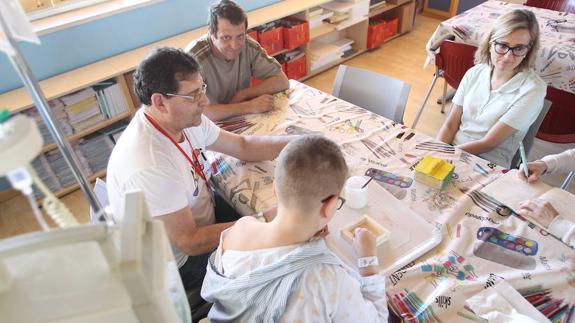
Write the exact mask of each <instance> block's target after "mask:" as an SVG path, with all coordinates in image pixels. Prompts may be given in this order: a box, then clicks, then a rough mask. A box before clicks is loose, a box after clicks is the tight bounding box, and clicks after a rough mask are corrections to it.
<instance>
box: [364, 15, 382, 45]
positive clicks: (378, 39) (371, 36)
mask: <svg viewBox="0 0 575 323" xmlns="http://www.w3.org/2000/svg"><path fill="white" fill-rule="evenodd" d="M374 21H377V24H375V25H371V24H370V25H369V26H368V28H367V48H369V49H372V48H376V47H379V46H381V45H382V44H383V43H384V41H385V38H386V29H387V28H386V22H385V21H384V20H381V19H377V20H374Z"/></svg>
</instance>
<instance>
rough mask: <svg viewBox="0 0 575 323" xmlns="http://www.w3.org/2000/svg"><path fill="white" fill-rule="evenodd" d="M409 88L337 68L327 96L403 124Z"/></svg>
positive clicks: (380, 76) (371, 74)
mask: <svg viewBox="0 0 575 323" xmlns="http://www.w3.org/2000/svg"><path fill="white" fill-rule="evenodd" d="M410 89H411V86H410V85H409V84H407V83H405V82H403V81H400V80H397V79H394V78H391V77H389V76H386V75H383V74H379V73H376V72H372V71H368V70H364V69H361V68H357V67H351V66H346V65H340V66H339V69H338V70H337V75H336V77H335V81H334V83H333V89H332V91H331V94H333V95H334V96H336V97H338V98H340V99H342V100H345V101H348V102H350V103H353V104H355V105H357V106H358V107H361V108H364V109H367V110H369V111H371V112H373V113H376V114H379V115H380V116H383V117H385V118H388V119H391V120H393V121H396V122H399V123H403V113H404V111H405V105H406V104H407V97H408V96H409V90H410Z"/></svg>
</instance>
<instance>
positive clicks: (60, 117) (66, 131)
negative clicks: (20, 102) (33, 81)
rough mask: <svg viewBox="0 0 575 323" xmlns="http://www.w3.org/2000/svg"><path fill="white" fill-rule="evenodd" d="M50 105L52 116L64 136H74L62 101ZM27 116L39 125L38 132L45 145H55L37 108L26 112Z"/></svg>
mask: <svg viewBox="0 0 575 323" xmlns="http://www.w3.org/2000/svg"><path fill="white" fill-rule="evenodd" d="M48 104H49V105H50V109H51V110H52V115H53V116H54V119H55V120H56V122H57V124H58V126H59V127H60V130H61V131H62V134H63V135H64V136H70V135H72V134H73V133H74V129H72V126H71V125H70V121H69V120H68V114H67V113H66V110H65V109H64V104H63V103H62V102H61V101H60V100H52V101H50V102H48ZM25 114H26V115H27V116H29V117H31V118H32V119H34V121H36V125H38V130H39V131H40V135H42V141H43V142H44V145H48V144H51V143H53V142H54V138H53V137H52V134H51V133H50V131H49V130H48V127H47V126H46V124H45V123H44V120H42V117H41V116H40V113H39V112H38V110H37V109H36V108H31V109H28V110H26V112H25Z"/></svg>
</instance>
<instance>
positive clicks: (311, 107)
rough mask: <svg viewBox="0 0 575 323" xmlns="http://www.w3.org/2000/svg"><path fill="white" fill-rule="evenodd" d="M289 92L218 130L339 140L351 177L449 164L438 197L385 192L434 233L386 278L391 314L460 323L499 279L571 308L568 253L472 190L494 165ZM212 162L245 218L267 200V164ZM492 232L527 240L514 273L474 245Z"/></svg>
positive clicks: (413, 190)
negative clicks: (529, 246) (419, 252)
mask: <svg viewBox="0 0 575 323" xmlns="http://www.w3.org/2000/svg"><path fill="white" fill-rule="evenodd" d="M289 92H290V93H289V97H287V98H284V99H280V100H278V102H279V104H278V107H277V108H276V110H274V111H273V112H270V113H267V114H263V115H252V116H246V117H243V118H240V119H236V120H234V121H229V122H223V123H220V124H221V125H222V127H224V128H228V129H231V130H233V129H235V131H237V132H238V133H242V134H276V135H281V134H286V133H287V134H304V133H323V134H325V135H326V136H327V137H329V138H331V139H332V140H334V141H336V142H337V143H339V144H340V146H341V148H342V150H343V152H344V153H345V157H346V160H347V161H348V163H349V164H350V165H351V167H350V168H351V172H352V174H354V175H363V174H365V172H366V171H367V169H369V168H377V169H382V170H385V171H388V172H392V173H394V174H396V175H399V176H407V177H410V178H413V176H414V165H415V164H416V163H417V162H418V160H419V159H421V158H422V157H423V156H425V155H432V156H436V157H440V158H443V159H445V160H448V161H449V162H452V163H453V164H455V174H454V178H453V180H452V183H451V184H450V185H449V186H448V187H447V188H446V189H445V191H443V192H440V193H438V192H437V191H436V190H435V189H431V188H429V187H427V186H425V185H423V184H421V183H418V182H415V181H414V182H413V183H412V184H411V185H410V186H409V187H407V188H405V189H404V188H397V187H396V188H395V189H393V190H392V191H393V194H394V195H395V196H396V197H397V198H398V199H399V201H400V202H401V203H403V205H406V206H407V207H409V208H410V209H411V210H412V211H414V212H415V213H417V214H418V215H420V216H421V217H423V218H424V219H425V220H427V221H428V222H430V223H431V224H433V225H434V226H435V227H436V228H438V229H439V230H441V234H442V242H441V244H439V245H438V246H437V247H436V248H434V249H433V250H432V251H430V252H428V253H426V254H424V255H423V256H421V257H420V258H418V259H417V260H414V261H413V262H411V263H409V264H407V265H406V266H405V267H403V268H401V269H400V270H398V271H396V272H394V273H392V274H391V275H389V276H388V280H387V292H388V298H389V299H388V301H389V304H390V307H391V308H392V309H393V310H394V311H395V312H396V313H397V314H398V315H402V316H404V317H410V315H411V316H418V317H419V319H420V321H426V322H437V321H445V322H455V321H462V320H463V319H462V316H461V315H467V314H466V312H467V311H466V310H465V309H464V302H465V299H467V298H469V297H470V296H472V295H474V294H476V293H478V292H480V291H482V290H484V289H485V288H488V287H490V286H492V285H494V284H495V283H496V282H498V281H500V280H501V279H505V280H506V281H507V282H509V283H511V284H512V285H513V287H515V288H516V289H518V288H538V289H549V290H550V291H551V292H552V294H551V296H552V297H553V298H554V299H560V300H564V302H566V303H570V304H573V303H575V293H574V292H573V291H574V288H575V266H574V265H573V264H571V262H570V261H571V260H570V259H572V260H573V261H574V262H575V250H573V249H571V248H569V247H568V246H566V245H564V244H563V243H561V242H560V241H559V240H557V239H555V238H553V237H551V236H549V235H548V233H547V232H545V231H544V230H540V229H537V228H536V227H535V226H533V225H530V224H529V223H528V222H526V221H524V220H523V219H521V218H519V217H518V216H514V215H513V214H512V213H511V211H510V210H509V209H507V208H505V207H503V206H501V205H499V204H498V203H497V202H495V201H493V200H491V199H490V198H489V197H487V196H486V195H484V194H483V193H481V192H480V191H479V189H480V188H482V187H483V186H484V185H486V184H487V183H490V182H491V181H493V180H494V179H496V178H497V177H499V176H500V175H501V174H502V173H503V171H504V170H503V169H502V168H501V167H499V166H496V165H494V164H492V163H490V162H488V161H485V160H483V159H481V158H479V157H476V156H473V155H470V154H468V153H466V152H464V151H461V150H459V149H457V148H454V147H452V146H450V145H446V144H443V143H439V142H437V141H435V140H433V139H432V138H430V137H428V136H427V135H425V134H421V133H418V132H414V131H413V130H411V129H409V128H407V127H405V126H403V125H401V124H398V123H395V122H393V121H391V120H388V119H385V118H383V117H381V116H378V115H375V114H373V113H371V112H369V111H367V110H364V109H362V108H359V107H356V106H354V105H352V104H350V103H347V102H345V101H342V100H339V99H337V98H334V97H332V96H331V95H329V94H326V93H323V92H321V91H319V90H316V89H313V88H311V87H308V86H306V85H304V84H301V83H299V82H297V81H293V80H291V81H290V90H289ZM400 134H401V135H400ZM412 134H413V135H412ZM212 158H215V160H214V161H213V164H212V168H214V169H217V172H216V173H215V175H214V176H213V179H214V181H215V184H216V187H217V188H218V189H219V190H220V191H221V192H222V193H223V195H224V196H226V197H227V198H228V199H229V200H230V201H231V203H232V204H233V205H234V206H235V207H236V208H237V209H238V211H239V212H240V213H242V214H244V215H248V214H253V213H255V212H256V211H259V210H263V209H266V208H267V207H270V206H272V205H273V204H274V203H275V199H274V197H273V192H272V182H273V170H274V163H273V162H262V163H245V162H242V161H239V160H237V159H234V158H231V157H227V156H222V155H219V156H212ZM373 182H375V181H373ZM373 182H372V183H371V184H370V185H372V184H373ZM504 189H511V188H504ZM345 208H346V207H345V206H344V208H343V209H345ZM343 209H342V210H343ZM337 216H338V214H336V217H337ZM330 225H331V224H330ZM491 227H495V228H497V229H498V230H500V231H503V232H506V233H508V234H510V235H513V236H517V237H521V238H527V239H531V240H533V241H535V242H536V243H537V244H538V250H537V251H536V254H535V255H533V256H531V257H528V258H529V263H528V264H524V263H521V262H520V263H518V264H512V265H514V266H515V267H517V268H513V267H509V266H507V265H505V264H504V263H507V262H506V261H507V260H506V259H499V258H498V257H497V254H496V253H493V252H490V250H488V249H489V248H481V247H482V246H485V245H488V244H487V243H483V244H482V243H481V242H480V240H479V239H478V238H477V236H478V233H481V232H484V231H485V230H486V229H484V228H491ZM330 231H331V230H330ZM331 234H337V232H336V233H334V232H333V231H332V233H331ZM478 247H480V248H478ZM489 258H490V259H492V260H489ZM533 266H535V268H533ZM467 313H469V312H467Z"/></svg>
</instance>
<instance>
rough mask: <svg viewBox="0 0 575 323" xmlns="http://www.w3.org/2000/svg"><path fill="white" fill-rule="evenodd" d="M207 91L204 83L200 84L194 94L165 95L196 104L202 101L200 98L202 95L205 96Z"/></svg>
mask: <svg viewBox="0 0 575 323" xmlns="http://www.w3.org/2000/svg"><path fill="white" fill-rule="evenodd" d="M207 90H208V85H207V84H206V83H203V84H202V87H201V88H199V89H197V90H195V91H194V92H192V93H190V94H188V95H185V94H174V93H166V95H167V96H173V97H178V98H184V99H188V100H190V101H192V102H194V103H195V102H198V101H200V100H201V99H202V96H203V95H204V94H206V91H207Z"/></svg>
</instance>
